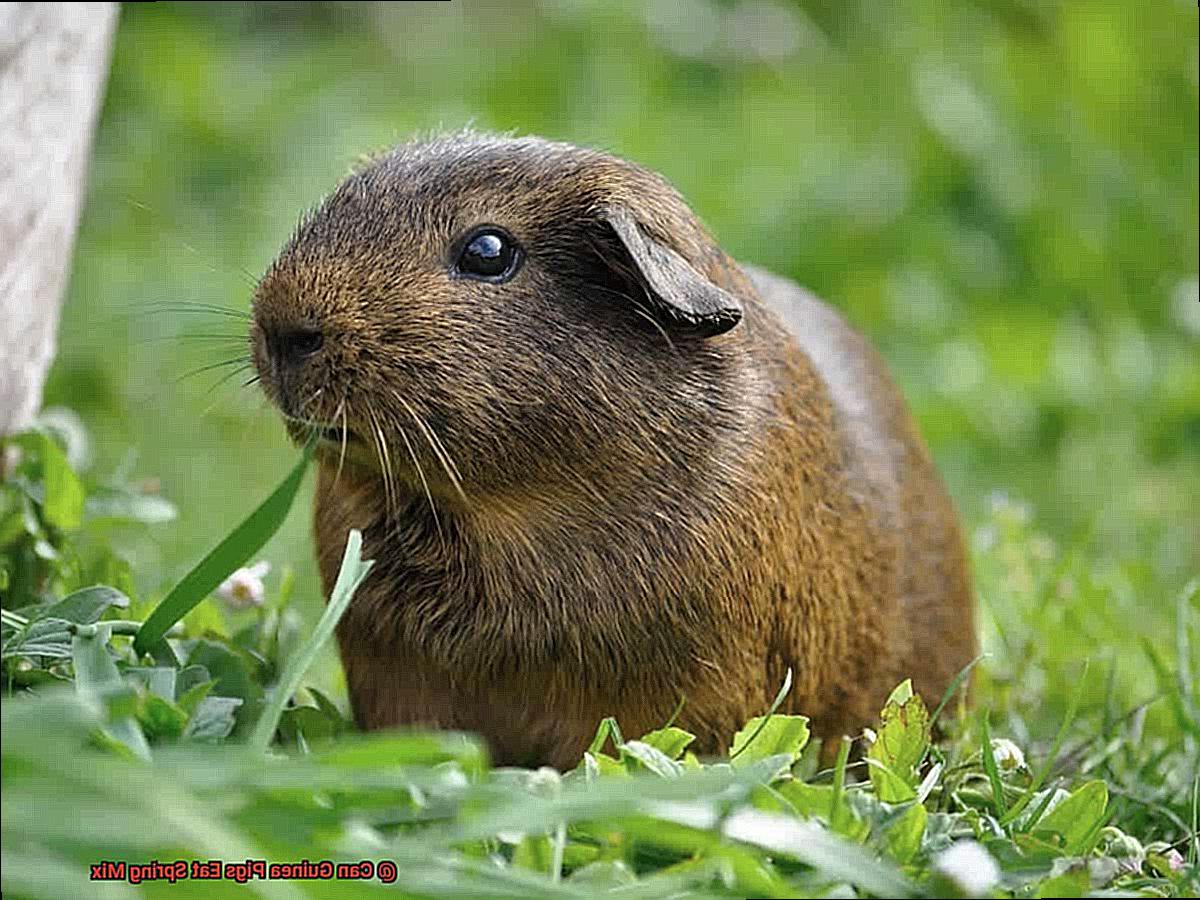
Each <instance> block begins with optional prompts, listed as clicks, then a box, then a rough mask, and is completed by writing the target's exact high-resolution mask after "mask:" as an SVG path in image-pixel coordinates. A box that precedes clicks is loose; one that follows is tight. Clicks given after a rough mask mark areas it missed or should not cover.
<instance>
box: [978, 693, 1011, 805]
mask: <svg viewBox="0 0 1200 900" xmlns="http://www.w3.org/2000/svg"><path fill="white" fill-rule="evenodd" d="M979 730H980V732H981V733H982V735H983V737H982V739H981V740H980V752H981V753H982V754H983V768H984V771H986V772H987V777H988V781H990V782H991V783H992V798H993V800H994V801H995V804H996V815H997V816H998V817H999V818H1004V814H1005V813H1006V812H1008V804H1007V803H1005V802H1004V783H1003V782H1002V781H1001V780H1000V767H999V766H997V765H996V754H995V753H993V752H992V727H991V725H989V724H988V714H987V710H980V711H979Z"/></svg>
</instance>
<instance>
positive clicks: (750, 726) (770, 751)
mask: <svg viewBox="0 0 1200 900" xmlns="http://www.w3.org/2000/svg"><path fill="white" fill-rule="evenodd" d="M808 736H809V731H808V718H807V717H806V716H785V715H780V714H778V713H777V714H775V715H773V716H770V717H767V716H756V717H755V718H753V719H751V720H750V721H749V722H747V723H746V724H745V726H744V727H743V728H742V729H741V730H740V731H739V732H738V733H737V734H735V735H734V736H733V746H732V748H730V752H729V759H730V761H731V762H732V763H733V765H734V766H737V767H739V768H740V767H742V766H747V765H749V764H750V763H753V762H756V761H757V760H760V759H766V758H767V757H768V756H775V755H777V754H780V753H785V754H789V755H790V756H791V758H792V760H793V761H795V760H796V759H797V758H798V757H799V756H800V751H801V750H803V749H804V746H805V745H806V744H807V743H808Z"/></svg>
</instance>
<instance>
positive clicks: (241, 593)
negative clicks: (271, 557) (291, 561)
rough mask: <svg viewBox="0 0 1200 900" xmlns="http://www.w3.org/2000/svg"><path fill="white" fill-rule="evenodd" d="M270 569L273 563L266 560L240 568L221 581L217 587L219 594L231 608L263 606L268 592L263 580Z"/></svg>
mask: <svg viewBox="0 0 1200 900" xmlns="http://www.w3.org/2000/svg"><path fill="white" fill-rule="evenodd" d="M270 571H271V564H270V563H269V562H267V561H265V560H262V561H260V562H256V563H255V564H254V565H252V566H246V567H245V568H241V569H238V570H237V571H236V572H234V573H233V574H232V575H230V576H229V577H228V578H226V579H225V580H224V581H222V582H221V586H220V587H219V588H217V596H218V597H220V598H221V599H222V600H224V601H225V603H226V604H227V605H228V606H229V607H230V608H231V609H248V608H249V607H251V606H261V605H262V602H263V595H264V594H265V593H266V589H265V588H264V587H263V582H262V580H263V578H265V577H266V574H267V573H268V572H270Z"/></svg>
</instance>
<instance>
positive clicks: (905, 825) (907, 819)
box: [887, 803, 929, 865]
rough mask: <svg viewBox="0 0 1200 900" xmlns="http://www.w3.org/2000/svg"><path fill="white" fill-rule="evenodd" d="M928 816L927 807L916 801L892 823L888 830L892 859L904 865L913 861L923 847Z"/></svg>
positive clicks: (888, 844) (889, 849) (888, 842)
mask: <svg viewBox="0 0 1200 900" xmlns="http://www.w3.org/2000/svg"><path fill="white" fill-rule="evenodd" d="M928 817H929V814H928V813H927V812H926V811H925V807H924V806H923V805H921V804H920V803H914V804H912V806H910V807H909V808H908V809H906V810H905V811H904V813H903V814H902V815H901V816H900V818H898V819H896V820H895V821H893V822H892V823H891V825H890V827H889V828H888V831H887V846H888V852H889V853H890V854H891V855H892V859H894V860H896V862H898V863H900V864H902V865H903V864H907V863H910V862H912V859H913V857H914V856H916V855H917V852H918V851H919V850H920V849H921V838H922V837H924V836H925V823H926V821H927V820H928Z"/></svg>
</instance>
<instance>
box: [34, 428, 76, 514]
mask: <svg viewBox="0 0 1200 900" xmlns="http://www.w3.org/2000/svg"><path fill="white" fill-rule="evenodd" d="M41 438H42V440H41V447H40V450H41V457H42V483H43V484H44V486H45V489H46V498H45V500H44V502H43V504H42V513H43V515H45V517H46V521H47V522H49V523H50V524H51V525H53V526H54V527H55V528H58V529H60V530H62V531H71V530H73V529H75V528H78V527H79V525H80V524H81V523H82V522H83V501H84V496H85V495H84V490H83V484H82V483H81V482H80V481H79V477H78V476H77V475H76V474H75V473H74V472H73V471H72V470H71V464H70V463H69V462H67V455H66V454H65V453H64V452H63V450H62V448H61V447H59V446H58V443H57V442H56V441H55V440H54V439H53V438H51V437H50V436H49V435H45V434H43V435H41Z"/></svg>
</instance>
